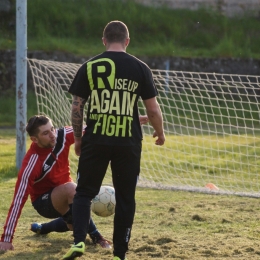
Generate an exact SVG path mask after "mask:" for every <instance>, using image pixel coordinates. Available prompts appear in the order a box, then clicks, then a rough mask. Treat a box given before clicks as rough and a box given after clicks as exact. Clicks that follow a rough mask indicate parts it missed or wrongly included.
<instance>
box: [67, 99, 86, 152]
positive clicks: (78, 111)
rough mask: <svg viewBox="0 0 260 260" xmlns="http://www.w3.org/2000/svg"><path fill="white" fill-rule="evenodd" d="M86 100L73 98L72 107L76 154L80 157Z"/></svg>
mask: <svg viewBox="0 0 260 260" xmlns="http://www.w3.org/2000/svg"><path fill="white" fill-rule="evenodd" d="M86 101H87V100H86V99H83V98H81V97H78V96H75V95H74V96H73V99H72V107H71V123H72V127H73V131H74V138H75V153H76V154H77V155H80V146H81V136H82V127H83V111H84V106H85V104H86Z"/></svg>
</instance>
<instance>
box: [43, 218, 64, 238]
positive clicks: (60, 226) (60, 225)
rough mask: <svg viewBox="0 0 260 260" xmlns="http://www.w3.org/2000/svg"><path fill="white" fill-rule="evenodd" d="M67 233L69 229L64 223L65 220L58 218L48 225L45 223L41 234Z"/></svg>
mask: <svg viewBox="0 0 260 260" xmlns="http://www.w3.org/2000/svg"><path fill="white" fill-rule="evenodd" d="M53 231H55V232H66V231H69V228H68V226H67V224H66V222H64V220H63V218H56V219H54V220H52V221H50V222H48V223H43V224H42V228H41V234H48V233H50V232H53Z"/></svg>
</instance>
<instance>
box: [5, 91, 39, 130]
mask: <svg viewBox="0 0 260 260" xmlns="http://www.w3.org/2000/svg"><path fill="white" fill-rule="evenodd" d="M26 100H27V117H28V118H29V117H31V116H33V115H35V113H37V104H36V96H35V94H34V92H32V91H28V93H27V99H26ZM15 124H16V97H15V94H14V93H12V92H10V93H8V94H6V95H1V96H0V127H15Z"/></svg>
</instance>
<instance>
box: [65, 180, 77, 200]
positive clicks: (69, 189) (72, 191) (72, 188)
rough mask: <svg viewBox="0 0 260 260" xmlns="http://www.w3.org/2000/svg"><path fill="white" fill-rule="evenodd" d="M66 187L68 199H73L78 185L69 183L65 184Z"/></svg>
mask: <svg viewBox="0 0 260 260" xmlns="http://www.w3.org/2000/svg"><path fill="white" fill-rule="evenodd" d="M65 187H66V193H67V195H68V197H70V198H73V197H74V195H75V193H76V183H74V182H68V183H66V184H65Z"/></svg>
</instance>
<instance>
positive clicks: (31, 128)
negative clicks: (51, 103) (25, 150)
mask: <svg viewBox="0 0 260 260" xmlns="http://www.w3.org/2000/svg"><path fill="white" fill-rule="evenodd" d="M50 121H51V119H50V118H49V117H47V116H43V115H35V116H32V117H31V118H30V119H29V120H28V123H27V125H26V132H27V133H28V134H29V135H30V136H37V134H38V133H39V127H40V126H42V125H46V124H47V123H48V122H50Z"/></svg>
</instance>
